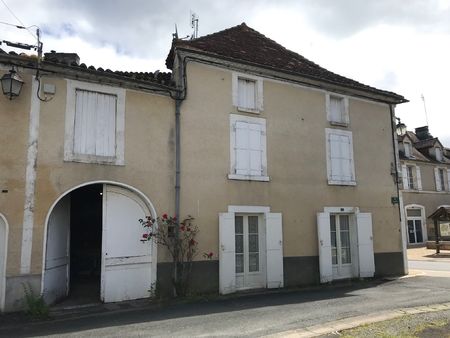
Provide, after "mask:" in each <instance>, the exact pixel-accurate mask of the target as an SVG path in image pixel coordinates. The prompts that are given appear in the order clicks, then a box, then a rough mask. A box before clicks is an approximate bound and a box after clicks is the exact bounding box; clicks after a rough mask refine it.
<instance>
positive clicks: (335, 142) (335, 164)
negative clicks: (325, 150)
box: [329, 134, 344, 181]
mask: <svg viewBox="0 0 450 338" xmlns="http://www.w3.org/2000/svg"><path fill="white" fill-rule="evenodd" d="M329 143H330V161H331V180H333V181H343V178H344V173H343V167H342V161H341V158H342V155H341V150H342V147H341V137H340V136H339V135H335V134H330V139H329Z"/></svg>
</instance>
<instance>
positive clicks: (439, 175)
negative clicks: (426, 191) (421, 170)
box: [434, 168, 450, 191]
mask: <svg viewBox="0 0 450 338" xmlns="http://www.w3.org/2000/svg"><path fill="white" fill-rule="evenodd" d="M449 176H450V170H448V169H444V168H434V179H435V183H436V191H445V190H446V186H447V187H448V186H449V185H448V184H449V180H448V178H449Z"/></svg>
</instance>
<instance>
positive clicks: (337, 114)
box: [326, 94, 350, 126]
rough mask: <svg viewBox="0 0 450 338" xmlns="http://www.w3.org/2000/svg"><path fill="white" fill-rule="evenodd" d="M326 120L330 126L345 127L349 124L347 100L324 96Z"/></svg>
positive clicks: (336, 96) (340, 97)
mask: <svg viewBox="0 0 450 338" xmlns="http://www.w3.org/2000/svg"><path fill="white" fill-rule="evenodd" d="M326 110H327V118H328V121H330V123H331V124H337V125H342V126H347V125H348V124H349V122H350V118H349V114H348V98H346V97H344V96H339V95H333V94H327V95H326Z"/></svg>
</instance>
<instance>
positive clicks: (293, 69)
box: [166, 23, 406, 102]
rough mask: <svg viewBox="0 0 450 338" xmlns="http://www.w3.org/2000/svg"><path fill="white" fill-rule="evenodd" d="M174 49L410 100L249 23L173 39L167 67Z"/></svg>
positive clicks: (400, 99) (170, 66)
mask: <svg viewBox="0 0 450 338" xmlns="http://www.w3.org/2000/svg"><path fill="white" fill-rule="evenodd" d="M174 48H187V49H189V50H192V51H200V52H203V53H207V54H210V55H213V56H217V57H219V58H220V57H222V58H226V59H233V60H236V61H237V62H239V61H241V62H248V63H251V64H256V65H260V66H263V67H269V68H272V69H276V70H280V71H285V72H289V73H293V74H296V75H300V76H305V77H309V78H313V79H317V80H321V81H325V82H331V83H334V84H338V85H342V86H346V87H351V88H355V89H359V90H363V91H368V92H372V93H377V94H381V95H385V96H388V97H390V98H392V99H394V100H395V101H398V102H405V101H406V100H405V99H404V97H403V96H401V95H398V94H395V93H393V92H388V91H384V90H380V89H377V88H374V87H370V86H367V85H364V84H362V83H360V82H357V81H354V80H352V79H349V78H346V77H344V76H341V75H338V74H335V73H333V72H330V71H328V70H326V69H325V68H323V67H320V66H319V65H317V64H316V63H314V62H312V61H310V60H308V59H306V58H305V57H303V56H301V55H300V54H297V53H295V52H293V51H290V50H288V49H286V48H285V47H283V46H282V45H280V44H278V43H277V42H275V41H273V40H271V39H269V38H267V37H266V36H264V35H263V34H261V33H259V32H257V31H256V30H254V29H252V28H250V27H248V26H247V25H246V24H245V23H242V24H240V25H238V26H235V27H231V28H228V29H225V30H223V31H220V32H217V33H213V34H210V35H206V36H203V37H200V38H197V39H194V40H180V39H178V40H173V43H172V49H171V51H170V53H169V55H168V57H167V59H166V66H167V67H168V68H169V69H171V68H172V66H173V56H174Z"/></svg>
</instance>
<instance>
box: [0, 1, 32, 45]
mask: <svg viewBox="0 0 450 338" xmlns="http://www.w3.org/2000/svg"><path fill="white" fill-rule="evenodd" d="M0 1H1V2H2V3H3V5H4V6H5V7H6V9H7V10H8V12H9V13H11V15H12V16H13V17H15V18H16V20H17V21H19V23H20V24H21V25H22V27H17V26H16V27H17V28H24V29H26V30H27V32H28V33H30V35H31V36H32V37H34V38H35V39H37V36H36V35H35V34H34V33H33V32H32V31H30V30H29V28H28V27H26V26H25V24H24V23H23V22H22V20H20V19H19V18H18V17H17V15H15V14H14V12H13V11H12V10H11V8H9V7H8V5H7V4H6V2H5V1H4V0H0Z"/></svg>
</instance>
